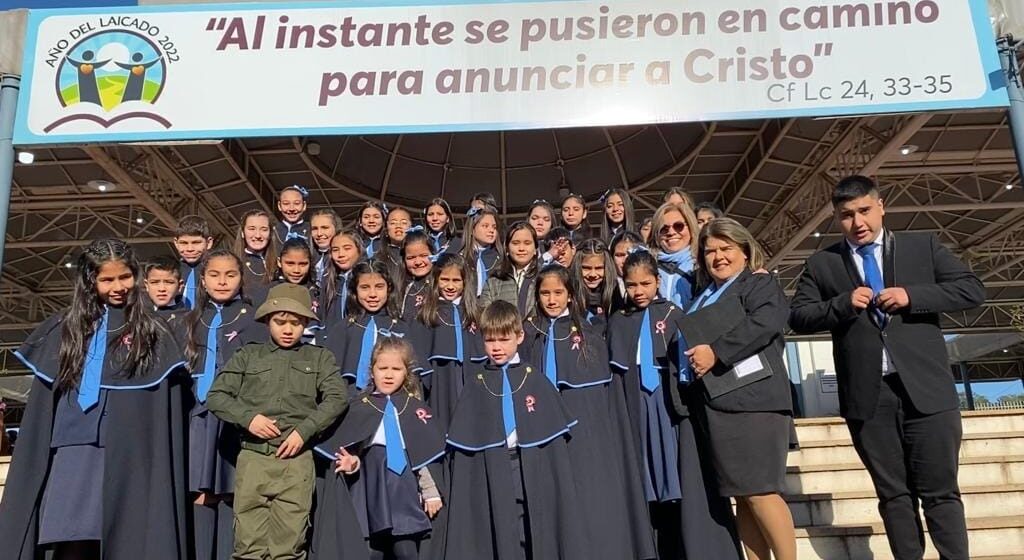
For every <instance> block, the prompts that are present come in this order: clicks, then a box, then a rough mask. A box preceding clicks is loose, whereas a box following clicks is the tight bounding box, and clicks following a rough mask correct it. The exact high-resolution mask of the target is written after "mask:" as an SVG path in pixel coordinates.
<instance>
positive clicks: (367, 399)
mask: <svg viewBox="0 0 1024 560" xmlns="http://www.w3.org/2000/svg"><path fill="white" fill-rule="evenodd" d="M410 401H412V393H410V392H408V391H406V393H405V404H404V405H402V410H396V412H397V413H398V415H399V416H401V415H402V413H404V412H405V409H407V408H409V402H410ZM363 402H364V403H366V404H368V405H370V406H371V407H373V409H374V410H376V411H377V412H379V413H381V414H384V411H383V410H381V409H379V408H377V405H375V404H373V401H372V400H370V397H368V396H366V397H363Z"/></svg>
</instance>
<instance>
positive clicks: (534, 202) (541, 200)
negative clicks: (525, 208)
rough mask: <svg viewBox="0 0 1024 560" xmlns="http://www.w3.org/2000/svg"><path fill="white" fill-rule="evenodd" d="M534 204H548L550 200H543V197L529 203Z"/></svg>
mask: <svg viewBox="0 0 1024 560" xmlns="http://www.w3.org/2000/svg"><path fill="white" fill-rule="evenodd" d="M534 204H550V202H548V201H546V200H544V199H543V198H538V199H537V200H534V201H533V202H532V203H531V206H532V205H534Z"/></svg>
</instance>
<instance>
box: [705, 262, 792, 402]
mask: <svg viewBox="0 0 1024 560" xmlns="http://www.w3.org/2000/svg"><path fill="white" fill-rule="evenodd" d="M732 297H735V298H739V300H740V304H741V305H742V306H743V309H744V310H745V311H746V312H747V320H746V321H743V322H741V323H740V324H739V325H737V326H736V327H735V328H733V329H732V330H731V331H729V332H727V333H725V334H723V335H722V336H721V337H719V338H718V340H716V341H715V342H713V343H712V344H711V349H712V350H713V351H714V352H715V357H716V358H717V361H716V363H715V367H714V368H712V370H711V372H709V373H708V375H715V374H721V373H723V372H725V371H728V370H729V369H731V368H732V367H733V366H734V365H735V364H737V363H739V362H741V361H743V360H745V359H747V358H749V357H751V356H753V355H755V354H757V353H758V352H763V353H764V356H765V357H766V358H767V359H768V361H769V365H770V366H771V368H772V375H771V376H770V377H766V378H764V379H762V380H760V381H755V382H754V383H751V384H750V385H747V386H745V387H740V388H739V389H736V390H734V391H730V392H728V393H726V394H724V395H720V396H719V397H718V398H715V399H710V400H708V406H709V407H711V408H713V409H715V410H722V411H726V412H773V411H774V412H787V413H792V411H793V397H792V392H791V391H790V389H789V375H788V373H787V370H786V365H785V363H783V361H782V354H783V352H785V347H786V343H785V340H784V339H783V332H784V331H785V329H786V318H787V317H788V316H789V304H788V303H787V302H786V294H785V293H784V292H783V291H782V288H781V287H780V286H779V283H778V281H777V280H776V279H775V278H774V277H773V276H772V275H770V274H752V273H751V272H750V271H749V270H745V271H743V272H742V273H740V276H739V277H738V278H736V281H735V282H733V283H732V284H731V285H730V286H729V287H728V288H726V290H725V292H724V293H722V296H721V298H720V299H719V301H724V300H725V299H727V298H732ZM711 309H714V306H712V307H711ZM704 394H705V397H707V396H708V395H707V393H706V392H705V393H704Z"/></svg>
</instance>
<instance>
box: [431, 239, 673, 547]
mask: <svg viewBox="0 0 1024 560" xmlns="http://www.w3.org/2000/svg"><path fill="white" fill-rule="evenodd" d="M593 241H597V240H594V239H591V240H588V241H586V242H585V243H590V242H593ZM597 242H598V243H600V241H597ZM535 292H536V294H537V297H536V301H535V302H534V306H535V307H534V311H533V313H531V317H530V318H528V319H527V320H526V324H525V326H524V328H525V330H526V340H525V342H524V343H523V347H524V349H525V350H526V354H527V355H528V356H529V361H530V362H531V363H535V364H539V367H540V370H541V372H543V374H544V375H545V377H547V378H548V380H549V381H551V383H552V384H553V385H554V386H555V387H557V388H558V389H559V392H560V393H561V396H562V399H563V400H564V401H565V404H566V406H567V407H568V409H569V411H570V412H572V413H573V414H574V415H575V416H576V417H577V418H578V419H579V424H578V425H577V426H575V427H574V428H573V430H572V439H570V440H569V459H570V461H571V462H572V467H573V471H574V472H576V473H578V474H577V476H576V477H575V480H576V485H577V489H578V491H579V499H580V500H581V501H580V504H579V510H580V511H581V512H582V513H583V515H584V516H586V518H587V523H586V528H587V530H588V534H587V538H588V540H589V541H590V542H591V543H593V545H594V546H593V550H594V554H595V556H594V558H604V559H607V560H618V559H620V558H636V559H645V558H655V556H656V554H655V550H654V537H653V535H652V534H651V524H650V519H649V518H648V512H647V501H646V499H645V498H644V492H643V487H642V486H641V476H640V470H639V468H638V465H637V463H636V461H635V460H634V458H635V457H636V449H635V443H634V437H633V432H632V430H631V429H630V422H629V415H628V413H627V412H626V398H625V395H624V393H623V391H622V384H621V383H612V381H613V376H612V372H611V369H610V367H609V365H608V351H607V347H606V346H605V341H604V334H603V333H602V332H600V331H599V330H598V328H597V327H595V326H594V325H591V324H589V323H587V321H586V320H585V319H584V318H583V313H582V305H581V303H580V301H579V297H578V295H577V294H576V287H575V283H574V282H573V281H572V280H571V279H570V276H569V271H567V270H566V269H565V268H564V267H562V266H561V265H557V264H553V265H548V266H546V267H544V268H543V269H541V271H540V273H539V274H538V275H537V282H536V288H535ZM435 375H436V373H435ZM609 449H615V450H618V451H619V452H618V453H612V454H609V453H608V450H609Z"/></svg>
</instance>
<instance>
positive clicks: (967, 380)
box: [957, 362, 974, 410]
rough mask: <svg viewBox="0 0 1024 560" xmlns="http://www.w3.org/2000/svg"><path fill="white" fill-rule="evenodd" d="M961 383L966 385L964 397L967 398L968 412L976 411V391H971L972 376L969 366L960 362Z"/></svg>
mask: <svg viewBox="0 0 1024 560" xmlns="http://www.w3.org/2000/svg"><path fill="white" fill-rule="evenodd" d="M957 366H959V368H960V381H962V382H963V384H964V397H966V398H967V410H974V391H972V390H971V375H970V374H969V373H967V364H966V363H964V362H960V363H958V364H957Z"/></svg>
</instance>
